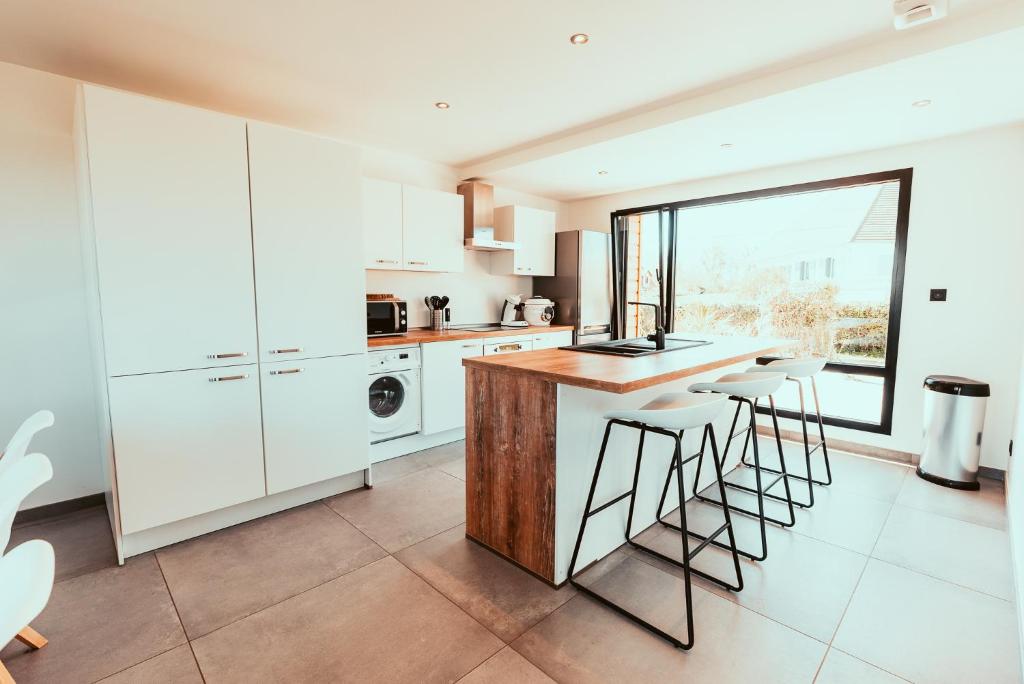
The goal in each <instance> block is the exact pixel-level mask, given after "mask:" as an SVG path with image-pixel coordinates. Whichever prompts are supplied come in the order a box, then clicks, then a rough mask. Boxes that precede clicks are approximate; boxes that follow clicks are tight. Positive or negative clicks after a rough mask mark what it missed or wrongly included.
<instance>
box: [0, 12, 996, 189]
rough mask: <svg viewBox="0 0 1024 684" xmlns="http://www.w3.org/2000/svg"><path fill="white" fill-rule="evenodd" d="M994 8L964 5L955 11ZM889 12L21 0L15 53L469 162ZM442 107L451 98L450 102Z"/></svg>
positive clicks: (107, 80)
mask: <svg viewBox="0 0 1024 684" xmlns="http://www.w3.org/2000/svg"><path fill="white" fill-rule="evenodd" d="M995 1H996V0H953V2H952V13H953V14H954V15H957V14H959V15H966V14H970V13H974V12H977V11H980V10H983V9H985V8H986V7H988V6H990V5H992V4H993V3H994V2H995ZM890 7H891V2H890V0H855V1H846V2H840V1H838V0H824V1H823V0H772V1H771V2H756V1H754V0H732V1H728V2H708V1H707V0H643V1H642V2H613V1H611V0H607V1H602V2H595V1H594V0H559V1H558V2H551V0H547V1H544V0H518V1H516V2H469V1H467V0H432V1H430V2H424V1H423V0H393V1H391V2H367V1H365V0H362V1H356V0H303V1H300V2H280V1H278V0H216V1H211V0H173V1H172V0H130V1H126V0H46V1H41V0H4V2H3V3H0V60H2V61H9V62H14V63H18V64H23V65H26V66H31V67H35V68H39V69H43V70H46V71H52V72H55V73H61V74H66V75H69V76H72V77H75V78H80V79H83V80H88V81H93V82H96V83H102V84H106V85H111V86H114V87H120V88H125V89H128V90H133V91H137V92H143V93H147V94H151V95H154V96H158V97H165V98H168V99H173V100H178V101H183V102H188V103H191V104H195V105H199V106H204V107H209V108H213V109H218V110H222V111H228V112H233V113H237V114H243V115H246V116H251V117H254V118H260V119H265V120H269V121H276V122H279V123H283V124H286V125H291V126H294V127H298V128H304V129H309V130H314V131H318V132H321V133H324V134H327V135H332V136H335V137H338V138H342V139H347V140H351V141H354V142H358V143H362V144H366V145H370V146H374V147H379V148H383V149H389V150H395V151H399V152H403V153H407V154H411V155H415V156H419V157H422V158H425V159H430V160H433V161H438V162H443V163H446V164H452V165H458V166H467V165H469V164H470V163H472V162H474V161H477V160H480V159H485V158H491V157H494V156H495V155H498V154H501V153H503V152H507V151H509V150H515V149H518V148H521V147H523V146H529V145H531V144H534V143H536V142H538V141H545V140H551V139H553V138H556V137H558V136H560V135H561V134H564V133H566V132H572V131H576V130H579V129H581V128H586V127H589V126H592V125H594V124H595V123H600V122H602V121H607V120H609V119H613V118H616V117H621V116H623V115H629V114H635V113H637V112H638V111H643V110H645V109H650V108H652V107H656V106H657V105H659V104H662V103H664V102H667V101H675V100H678V99H679V98H681V97H685V96H686V95H687V94H688V93H694V92H697V91H704V90H707V89H709V88H714V87H718V86H720V85H723V84H728V83H730V82H735V81H737V80H745V79H749V78H751V77H752V76H755V75H758V74H767V73H771V72H773V71H778V70H781V69H783V68H787V67H790V66H792V65H795V64H800V63H802V62H806V61H808V60H812V59H818V58H820V57H822V56H826V55H828V54H831V53H834V52H835V51H837V50H844V49H848V48H850V47H851V46H856V45H862V44H868V43H870V42H872V41H877V40H879V39H881V38H883V37H886V36H889V35H891V34H892V24H891V15H890ZM578 31H582V32H587V33H589V34H590V35H591V42H590V44H588V45H586V46H580V47H574V46H571V45H570V44H569V42H568V36H569V35H570V34H572V33H574V32H578ZM833 94H841V93H833ZM904 99H905V98H904ZM437 100H445V101H448V102H450V103H451V105H452V108H451V109H450V110H448V111H439V110H436V109H434V107H433V106H432V105H433V103H434V102H435V101H437ZM801 103H802V104H803V105H804V106H815V107H817V106H819V105H820V104H822V103H820V102H817V103H811V101H809V100H801ZM824 104H826V105H827V104H828V103H827V102H826V103H824ZM935 111H941V109H940V108H936V110H935ZM838 113H839V112H834V113H833V114H832V116H836V115H838ZM762 114H764V115H771V116H779V115H781V110H780V109H779V108H778V107H774V108H773V107H769V109H768V110H766V111H763V112H762ZM931 114H932V113H931V112H930V113H929V115H931ZM733 116H735V115H733ZM755 121H756V120H754V119H750V118H745V119H742V118H741V119H740V120H736V119H735V118H733V119H729V118H728V117H727V119H726V121H725V123H727V124H729V125H728V126H727V127H725V128H724V129H715V130H714V131H713V132H711V131H709V130H708V127H709V126H712V122H710V121H708V122H704V123H703V124H700V125H699V126H703V128H700V127H699V128H698V129H694V131H693V133H694V134H695V133H697V132H699V131H703V132H704V134H705V135H707V136H708V137H707V138H706V140H715V141H717V140H718V139H719V138H721V136H722V131H728V132H729V135H730V136H731V137H733V138H734V139H735V140H736V141H737V142H743V143H744V144H745V145H746V144H749V143H750V140H749V139H748V137H746V136H744V135H741V133H740V129H739V128H738V126H737V124H739V123H742V124H743V126H742V129H743V132H745V133H749V138H750V139H755V138H756V137H757V130H758V129H759V128H760V130H761V131H762V133H763V132H764V129H763V127H755V126H754V125H752V124H753V122H755ZM908 125H909V124H908ZM791 132H795V131H791ZM680 135H681V133H680ZM690 139H692V137H691V138H690ZM678 140H679V141H680V142H685V141H686V140H687V138H686V137H685V136H683V137H681V138H678ZM641 142H643V141H641ZM764 142H765V143H766V144H779V141H778V140H768V141H764ZM649 143H650V140H649V139H647V144H649ZM628 148H629V145H625V146H624V145H621V144H620V145H617V146H615V147H614V148H608V149H605V150H602V151H600V152H599V151H596V150H595V151H593V152H591V153H586V152H584V151H581V152H580V154H584V156H586V155H587V154H592V157H589V158H586V159H584V158H583V157H579V158H576V159H575V160H551V162H550V164H552V165H551V166H543V167H540V168H538V169H533V168H530V169H527V168H520V169H514V170H513V171H514V172H510V173H509V175H508V176H507V178H508V179H509V180H510V181H511V180H512V179H515V180H516V183H514V184H520V181H522V182H523V183H522V184H523V187H524V188H525V187H526V185H527V184H528V185H529V186H530V187H531V188H532V189H534V190H535V191H537V192H540V193H542V194H552V191H551V190H550V189H549V188H548V187H547V186H546V183H548V181H549V180H552V179H554V180H557V177H558V175H559V174H561V173H562V172H563V171H565V170H568V171H569V172H570V173H572V172H575V171H578V170H579V169H581V168H584V166H587V168H588V169H592V168H593V164H595V163H597V162H598V161H600V162H601V164H602V165H610V164H611V161H609V159H610V158H609V156H608V155H609V153H612V154H614V155H616V156H615V157H614V160H617V161H618V162H620V164H621V165H620V166H618V167H617V168H618V170H617V171H616V177H617V178H618V180H620V181H621V178H622V176H621V175H620V174H622V173H624V170H625V169H626V168H627V166H628V165H629V164H630V163H633V164H634V165H635V157H636V155H635V154H633V155H632V157H633V159H634V161H633V162H631V161H630V158H629V157H630V155H629V154H628V153H629V149H628ZM745 149H750V148H745ZM736 152H737V154H736V156H737V157H740V156H741V155H743V154H746V153H747V152H745V151H744V148H741V149H739V150H737V151H736ZM622 155H624V156H622ZM680 158H681V160H684V161H685V160H692V159H693V151H692V150H689V149H686V150H684V149H682V148H680ZM685 163H691V162H690V161H685ZM560 165H565V166H560ZM716 168H717V167H716ZM535 172H539V173H541V174H542V175H543V177H544V180H543V182H531V181H533V180H535V179H539V178H540V177H539V176H538V177H535V176H534V175H533V174H534V173H535ZM553 176H554V178H553ZM616 177H613V178H609V181H612V180H613V179H614V178H616ZM640 177H641V176H639V175H638V176H637V179H639V178H640ZM643 177H644V178H652V179H655V180H657V179H658V178H661V177H662V176H657V174H654V175H647V176H643ZM644 182H646V181H644ZM631 183H632V184H633V185H635V182H632V181H631ZM510 184H511V183H510ZM556 185H557V188H556V190H555V194H557V195H560V196H572V195H575V194H579V193H593V192H594V191H595V188H594V187H591V186H588V185H587V184H579V183H577V182H576V181H574V180H571V179H568V180H566V181H565V182H564V183H558V184H556Z"/></svg>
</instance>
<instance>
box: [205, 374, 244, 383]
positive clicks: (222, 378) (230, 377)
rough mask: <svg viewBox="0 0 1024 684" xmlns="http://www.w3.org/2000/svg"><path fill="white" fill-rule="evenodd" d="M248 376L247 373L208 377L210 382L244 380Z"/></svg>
mask: <svg viewBox="0 0 1024 684" xmlns="http://www.w3.org/2000/svg"><path fill="white" fill-rule="evenodd" d="M248 377H249V374H248V373H243V374H242V375H222V376H220V377H219V378H210V379H209V380H210V382H229V381H231V380H245V379H246V378H248Z"/></svg>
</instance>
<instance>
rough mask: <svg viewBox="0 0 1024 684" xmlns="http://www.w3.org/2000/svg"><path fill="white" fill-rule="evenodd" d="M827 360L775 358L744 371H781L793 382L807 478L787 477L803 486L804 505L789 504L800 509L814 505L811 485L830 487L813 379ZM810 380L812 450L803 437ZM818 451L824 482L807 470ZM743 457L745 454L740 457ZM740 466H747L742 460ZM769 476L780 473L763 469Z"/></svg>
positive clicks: (826, 451) (830, 470)
mask: <svg viewBox="0 0 1024 684" xmlns="http://www.w3.org/2000/svg"><path fill="white" fill-rule="evenodd" d="M826 363H827V361H826V360H825V359H823V358H821V357H818V356H806V357H801V358H796V359H776V360H774V361H769V362H768V363H767V364H765V365H763V366H753V367H752V368H748V369H747V372H748V373H773V372H779V371H781V372H783V373H785V374H786V380H787V381H789V382H795V383H796V386H797V389H798V391H799V395H800V427H801V428H803V433H804V457H805V459H806V461H807V477H804V476H802V475H793V474H792V473H791V474H790V477H792V478H794V479H797V480H800V481H802V482H806V483H807V502H806V503H805V502H803V501H795V500H794V501H793V503H794V504H795V505H797V506H800V507H801V508H810V507H811V506H813V505H814V485H816V484H818V485H823V486H828V485H830V484H832V466H831V464H829V461H828V445H827V444H826V443H825V422H824V421H823V420H822V417H821V403H820V402H819V401H818V385H817V383H816V382H815V380H814V379H815V377H816V376H817V375H818V373H820V372H821V371H822V370H824V368H825V364H826ZM808 379H809V380H810V381H811V393H812V394H813V395H814V420H815V422H816V423H817V424H818V435H819V436H820V440H819V441H818V443H817V444H815V445H814V446H813V447H812V446H811V442H810V438H809V437H808V436H807V410H806V408H805V406H804V383H803V381H804V380H808ZM818 449H821V455H822V458H823V459H824V461H825V479H824V480H816V479H814V474H813V472H812V471H811V454H813V453H814V452H815V451H817V450H818ZM744 456H745V454H744ZM743 464H744V465H747V466H749V465H750V464H749V463H746V460H745V459H744V463H743ZM763 469H764V470H766V471H768V472H769V473H776V474H778V473H779V472H780V471H778V470H774V469H772V468H763Z"/></svg>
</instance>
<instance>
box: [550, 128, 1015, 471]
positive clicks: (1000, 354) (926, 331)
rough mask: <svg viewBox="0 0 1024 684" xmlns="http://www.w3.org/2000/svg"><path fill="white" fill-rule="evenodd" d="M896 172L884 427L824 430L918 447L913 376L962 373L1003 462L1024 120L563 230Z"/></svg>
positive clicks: (670, 192) (605, 213) (738, 179)
mask: <svg viewBox="0 0 1024 684" xmlns="http://www.w3.org/2000/svg"><path fill="white" fill-rule="evenodd" d="M904 167H913V168H914V181H913V194H912V199H911V211H910V231H909V235H908V245H907V263H906V277H905V281H904V290H903V320H902V326H901V330H900V348H899V362H898V366H897V378H896V394H895V405H894V410H893V423H894V424H893V433H892V435H891V436H884V435H871V434H869V433H862V432H854V431H848V430H838V429H834V430H832V431H831V434H834V435H835V436H836V437H837V438H840V439H846V440H850V441H856V442H861V443H864V444H870V445H873V446H879V447H884V448H889V449H896V450H899V451H907V452H911V453H918V452H919V451H920V436H921V420H922V403H923V398H922V390H921V382H922V380H923V379H924V377H925V376H926V375H928V374H930V373H949V374H956V375H966V376H968V377H973V378H977V379H979V380H984V381H986V382H989V383H990V384H991V385H992V397H991V399H990V401H989V405H988V414H987V417H986V421H985V436H984V441H983V443H982V464H983V465H987V466H991V467H994V468H1005V467H1006V460H1007V459H1006V454H1007V445H1008V443H1009V440H1010V432H1011V425H1012V416H1013V411H1014V406H1015V403H1016V397H1017V391H1018V385H1019V379H1018V367H1019V365H1020V350H1021V346H1022V340H1024V301H1022V300H1024V268H1022V267H1021V260H1022V258H1024V196H1022V194H1021V185H1020V179H1021V178H1022V177H1024V127H1021V126H1013V127H1006V128H998V129H992V130H987V131H980V132H977V133H972V134H968V135H962V136H957V137H952V138H945V139H941V140H935V141H931V142H926V143H918V144H914V145H906V146H902V147H895V148H890V149H885V150H877V151H872V152H865V153H861V154H856V155H850V156H845V157H837V158H834V159H828V160H822V161H816V162H810V163H805V164H795V165H791V166H784V167H778V168H773V169H766V170H760V171H755V172H750V173H744V174H738V175H733V176H725V177H720V178H712V179H707V180H702V181H697V182H692V183H684V184H679V185H669V186H661V187H657V188H648V189H644V190H637V191H632V192H626V193H619V194H616V195H608V196H604V197H597V198H593V199H588V200H581V201H577V202H573V203H571V204H570V205H569V225H571V226H572V227H574V228H583V227H586V228H594V229H596V230H608V226H609V213H610V212H612V211H615V210H616V209H628V208H630V207H638V206H644V205H649V204H657V203H659V202H669V201H677V200H684V199H692V198H699V197H709V196H713V195H722V194H728V193H734V192H742V191H745V190H758V189H762V188H770V187H775V186H780V185H790V184H794V183H802V182H807V181H815V180H822V179H826V178H836V177H841V176H850V175H855V174H860V173H869V172H873V171H885V170H890V169H897V168H904ZM933 287H944V288H948V290H949V301H947V302H945V303H931V302H929V301H928V290H929V288H933ZM822 401H823V402H825V403H826V404H827V402H828V397H827V396H824V397H822ZM788 427H793V426H792V424H790V425H789V426H788Z"/></svg>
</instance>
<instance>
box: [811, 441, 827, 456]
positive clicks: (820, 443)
mask: <svg viewBox="0 0 1024 684" xmlns="http://www.w3.org/2000/svg"><path fill="white" fill-rule="evenodd" d="M824 444H825V440H821V441H820V442H818V443H817V444H815V445H814V448H813V449H811V450H810V451H808V452H807V455H808V456H810V455H811V454H813V453H814V452H815V451H817V450H818V449H820V448H821V447H822V446H824Z"/></svg>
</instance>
